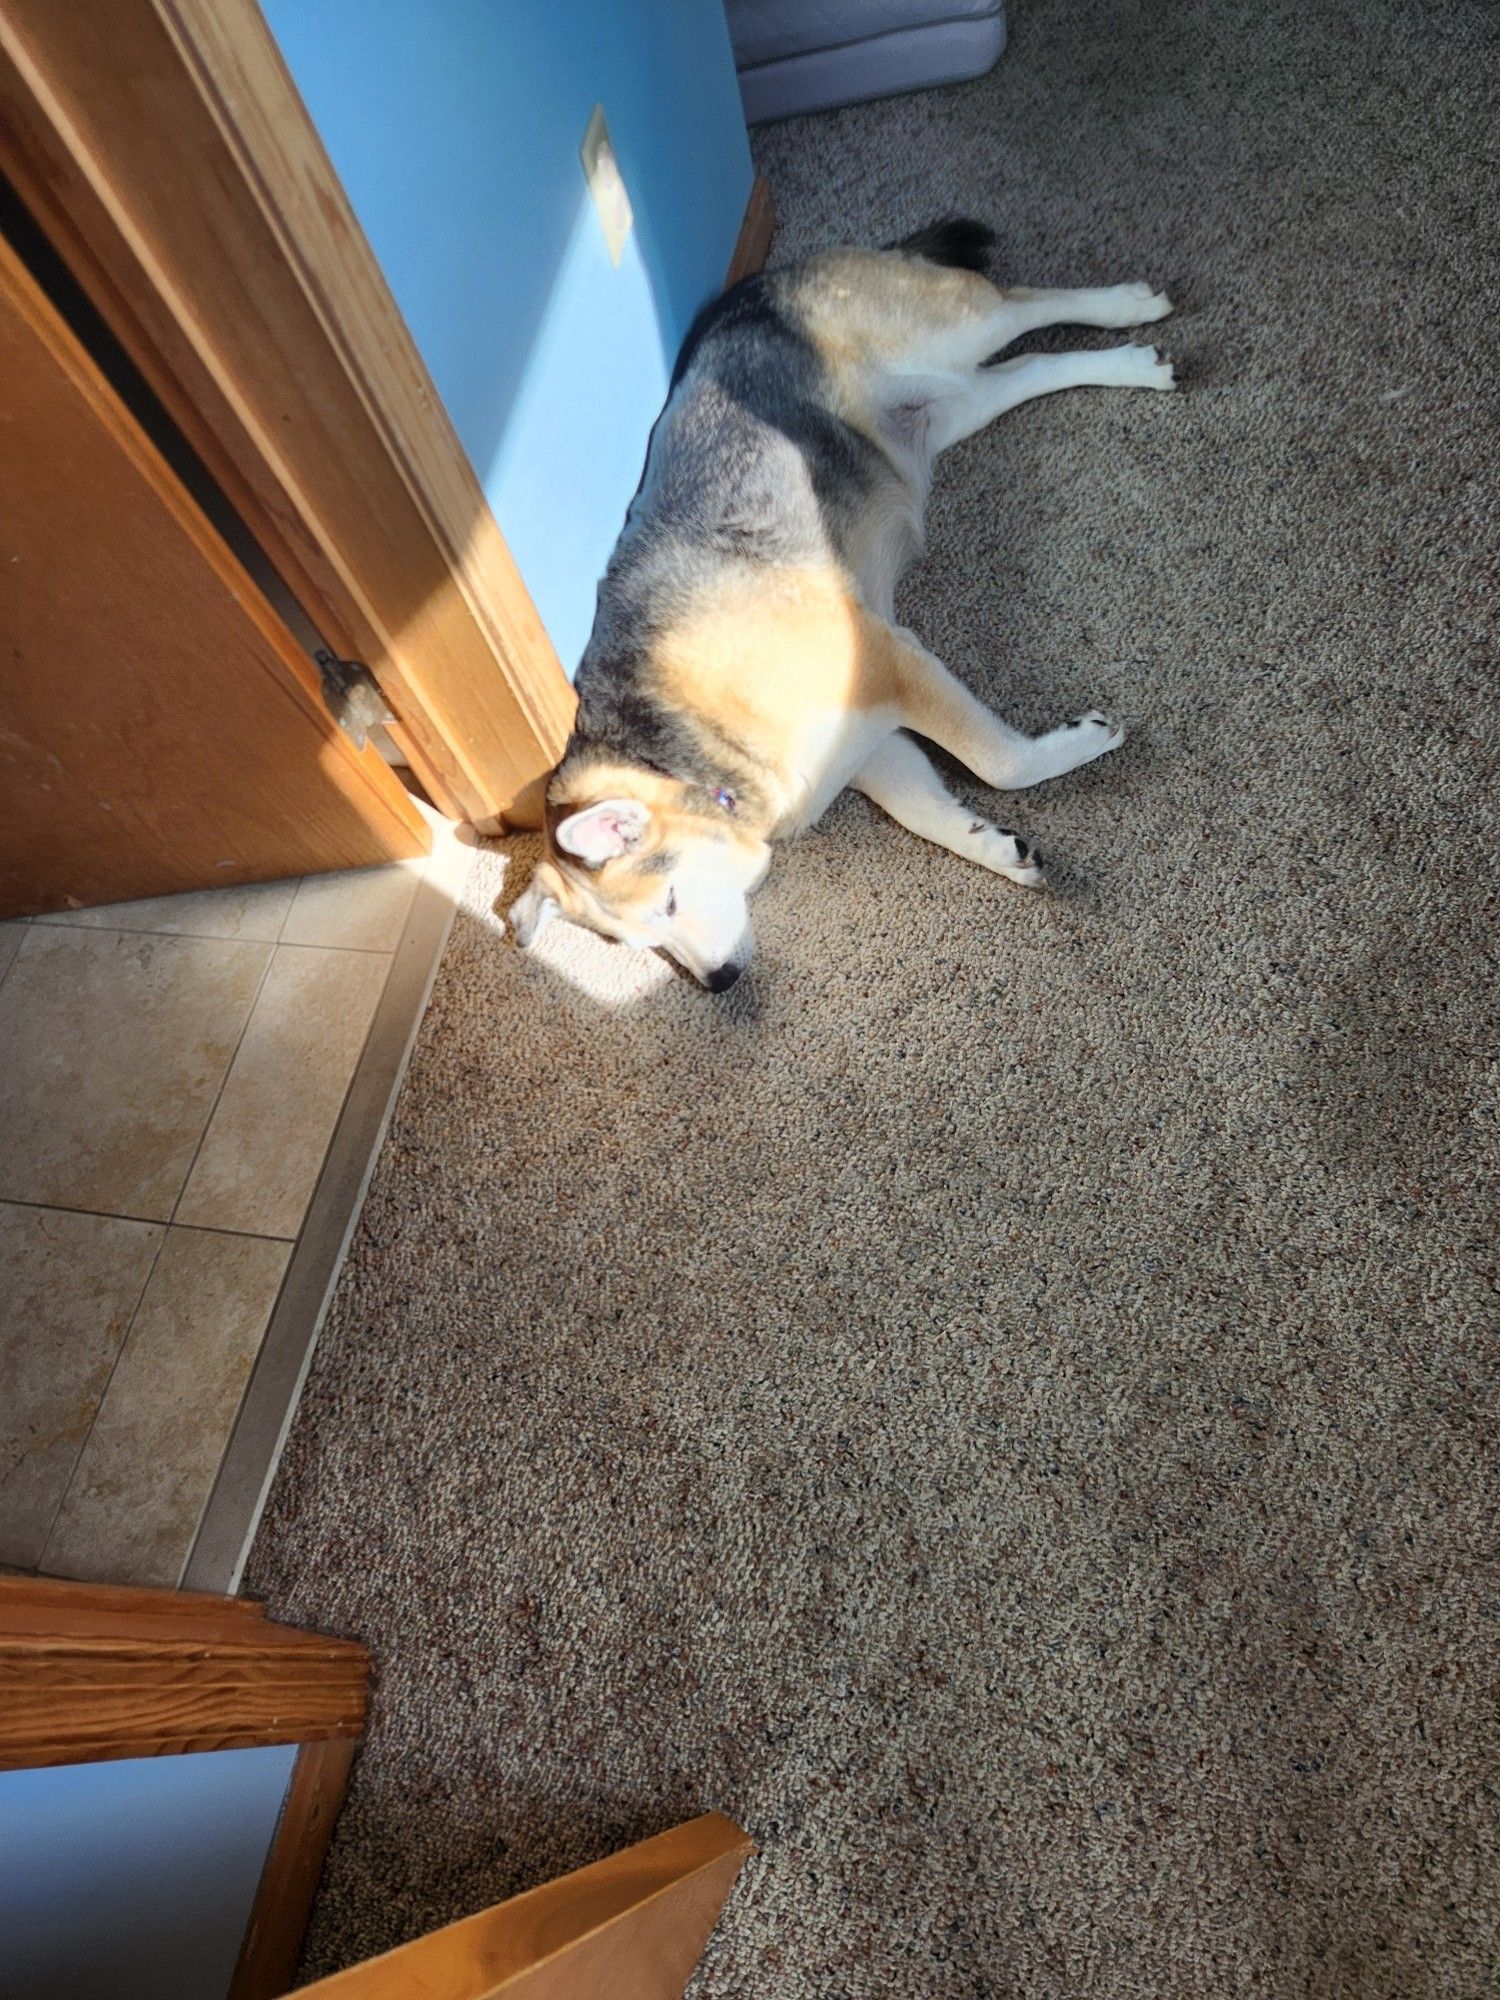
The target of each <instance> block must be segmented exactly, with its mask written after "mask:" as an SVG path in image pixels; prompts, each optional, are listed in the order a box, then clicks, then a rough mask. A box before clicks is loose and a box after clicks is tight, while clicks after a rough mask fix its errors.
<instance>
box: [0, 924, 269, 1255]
mask: <svg viewBox="0 0 1500 2000" xmlns="http://www.w3.org/2000/svg"><path fill="white" fill-rule="evenodd" d="M271 952H272V947H271V946H270V945H266V944H247V943H239V942H235V941H232V940H229V939H225V938H171V937H154V936H147V935H145V934H144V933H140V932H135V933H127V932H118V931H94V930H73V929H70V928H68V927H66V926H63V925H56V924H32V925H30V926H29V928H28V930H27V933H26V937H25V940H24V942H23V943H22V946H21V949H20V952H19V953H18V954H17V957H16V961H15V963H14V965H12V967H11V969H10V972H9V973H8V975H7V976H6V980H5V984H4V985H3V986H0V1200H3V1199H11V1200H17V1201H33V1202H39V1203H43V1204H46V1205H49V1206H56V1207H59V1208H85V1209H94V1210H97V1211H99V1212H101V1213H104V1214H108V1215H133V1216H137V1217H141V1218H144V1219H145V1220H147V1221H161V1222H165V1221H167V1220H168V1219H169V1218H170V1216H171V1213H172V1206H173V1203H174V1202H175V1201H176V1199H177V1196H178V1194H179V1192H180V1191H181V1188H182V1184H183V1181H184V1180H185V1178H186V1176H187V1171H188V1168H189V1166H190V1165H191V1164H192V1159H193V1152H194V1149H195V1148H196V1146H197V1144H198V1141H199V1139H200V1138H201V1136H202V1134H203V1129H204V1127H205V1125H206V1124H207V1123H208V1117H209V1113H210V1112H211V1111H212V1109H213V1103H214V1097H215V1094H216V1093H217V1091H218V1088H219V1085H220V1083H221V1082H222V1081H223V1078H224V1075H225V1072H226V1071H227V1069H228V1067H229V1061H230V1058H231V1057H232V1056H233V1054H234V1051H235V1047H236V1045H237V1043H238V1041H239V1038H240V1033H241V1031H242V1029H243V1028H244V1025H245V1022H246V1019H247V1018H248V1016H249V1013H250V1008H251V1004H252V1002H253V1001H254V998H255V994H256V989H257V988H258V986H259V984H260V980H261V975H262V973H263V972H264V970H265V967H266V963H267V961H268V960H269V958H270V956H271Z"/></svg>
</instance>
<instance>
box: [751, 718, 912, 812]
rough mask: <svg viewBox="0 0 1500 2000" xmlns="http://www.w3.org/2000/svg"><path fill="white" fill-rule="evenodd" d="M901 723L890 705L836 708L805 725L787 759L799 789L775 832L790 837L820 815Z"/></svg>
mask: <svg viewBox="0 0 1500 2000" xmlns="http://www.w3.org/2000/svg"><path fill="white" fill-rule="evenodd" d="M899 726H900V718H899V716H898V715H897V713H896V711H895V710H894V709H886V708H880V709H839V710H837V711H836V712H835V713H833V714H831V715H828V716H825V717H823V718H822V719H821V720H820V721H819V722H817V723H816V724H815V725H813V726H812V727H811V728H809V729H807V730H805V731H804V732H803V734H802V736H801V737H800V738H799V740H798V742H797V745H796V748H795V750H794V752H793V755H792V760H791V762H792V767H793V769H794V771H795V772H796V775H797V778H798V779H799V780H800V784H801V793H800V796H798V797H795V798H793V799H792V800H791V801H790V803H789V809H788V811H787V813H786V814H785V816H784V818H783V820H782V822H781V824H780V825H779V826H778V828H777V832H778V834H779V835H780V836H781V837H782V838H789V837H790V836H791V835H792V834H794V833H800V832H801V831H802V829H803V828H804V827H807V826H812V825H814V824H815V823H816V822H817V821H818V820H820V819H821V818H822V817H823V815H824V813H825V812H827V810H828V808H829V807H830V806H831V805H832V804H833V802H834V800H835V799H836V798H837V797H838V795H839V793H840V792H841V791H843V790H844V788H845V786H846V785H847V784H848V783H849V780H850V779H851V778H852V777H853V776H854V774H855V772H856V771H859V770H862V769H863V767H864V765H865V764H866V762H867V761H868V759H869V757H870V753H871V752H872V751H873V750H874V749H875V748H876V746H877V745H878V744H880V743H883V742H884V741H885V739H886V737H887V736H889V735H890V734H891V731H892V730H893V729H896V728H899Z"/></svg>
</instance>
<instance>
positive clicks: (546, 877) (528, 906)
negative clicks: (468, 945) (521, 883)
mask: <svg viewBox="0 0 1500 2000" xmlns="http://www.w3.org/2000/svg"><path fill="white" fill-rule="evenodd" d="M561 888H562V883H561V882H560V881H559V880H558V877H557V871H556V869H554V868H553V867H552V865H551V863H550V862H547V861H543V862H542V863H541V864H540V865H539V866H538V868H537V870H536V872H535V873H534V874H533V876H532V878H531V880H530V881H529V882H528V883H527V884H526V887H525V888H524V889H523V890H522V891H521V893H520V895H519V896H517V898H516V900H515V901H514V902H513V903H512V904H511V906H510V927H511V929H512V930H513V931H514V932H515V934H516V943H517V944H518V945H520V946H521V947H522V949H523V950H525V951H529V950H530V949H531V947H532V946H533V945H534V944H535V943H536V941H537V939H538V938H539V937H540V936H541V934H542V932H543V931H544V930H545V929H546V928H547V926H548V924H550V923H551V921H552V919H553V918H554V917H555V916H557V915H558V914H559V913H560V911H561V909H562V903H561V900H560V898H559V895H558V893H557V892H558V891H560V890H561Z"/></svg>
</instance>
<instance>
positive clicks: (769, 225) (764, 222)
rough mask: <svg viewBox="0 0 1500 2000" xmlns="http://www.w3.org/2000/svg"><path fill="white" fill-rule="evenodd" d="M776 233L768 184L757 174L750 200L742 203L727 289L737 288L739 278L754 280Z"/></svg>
mask: <svg viewBox="0 0 1500 2000" xmlns="http://www.w3.org/2000/svg"><path fill="white" fill-rule="evenodd" d="M775 233H776V210H775V207H774V205H773V203H772V201H771V183H770V182H769V181H768V180H767V179H766V177H765V175H764V174H757V175H756V176H755V185H754V186H753V187H752V188H751V190H750V199H749V201H747V202H746V204H745V219H744V221H743V222H742V223H741V224H740V233H739V237H738V239H737V240H736V242H735V246H734V255H733V256H732V257H731V258H730V260H729V275H728V277H727V278H725V280H724V284H725V288H726V290H727V289H728V287H729V286H730V285H737V284H738V283H739V281H740V279H741V278H753V277H754V276H755V274H756V272H757V271H763V270H764V269H765V266H766V259H767V258H768V257H769V256H770V254H771V238H772V236H773V235H774V234H775Z"/></svg>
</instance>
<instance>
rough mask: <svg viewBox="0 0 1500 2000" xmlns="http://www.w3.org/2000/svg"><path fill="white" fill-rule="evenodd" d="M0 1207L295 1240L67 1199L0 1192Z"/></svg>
mask: <svg viewBox="0 0 1500 2000" xmlns="http://www.w3.org/2000/svg"><path fill="white" fill-rule="evenodd" d="M0 1208H35V1209H40V1210H41V1212H42V1213H43V1214H44V1215H87V1216H91V1217H92V1218H93V1220H94V1221H96V1222H138V1223H145V1224H146V1226H147V1227H148V1228H151V1229H192V1230H196V1231H197V1232H198V1233H199V1234H200V1235H204V1236H244V1237H247V1238H249V1239H250V1240H251V1241H252V1242H256V1243H295V1242H296V1240H297V1239H296V1237H295V1236H277V1235H276V1234H275V1233H274V1232H273V1231H270V1230H266V1229H233V1228H231V1227H230V1226H229V1224H227V1223H223V1222H176V1221H173V1220H172V1219H171V1218H170V1217H168V1216H161V1215H131V1214H129V1213H128V1212H127V1211H126V1210H124V1209H118V1208H79V1207H78V1206H77V1204H76V1203H74V1202H69V1201H30V1200H28V1199H27V1197H26V1196H25V1195H19V1194H0Z"/></svg>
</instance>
